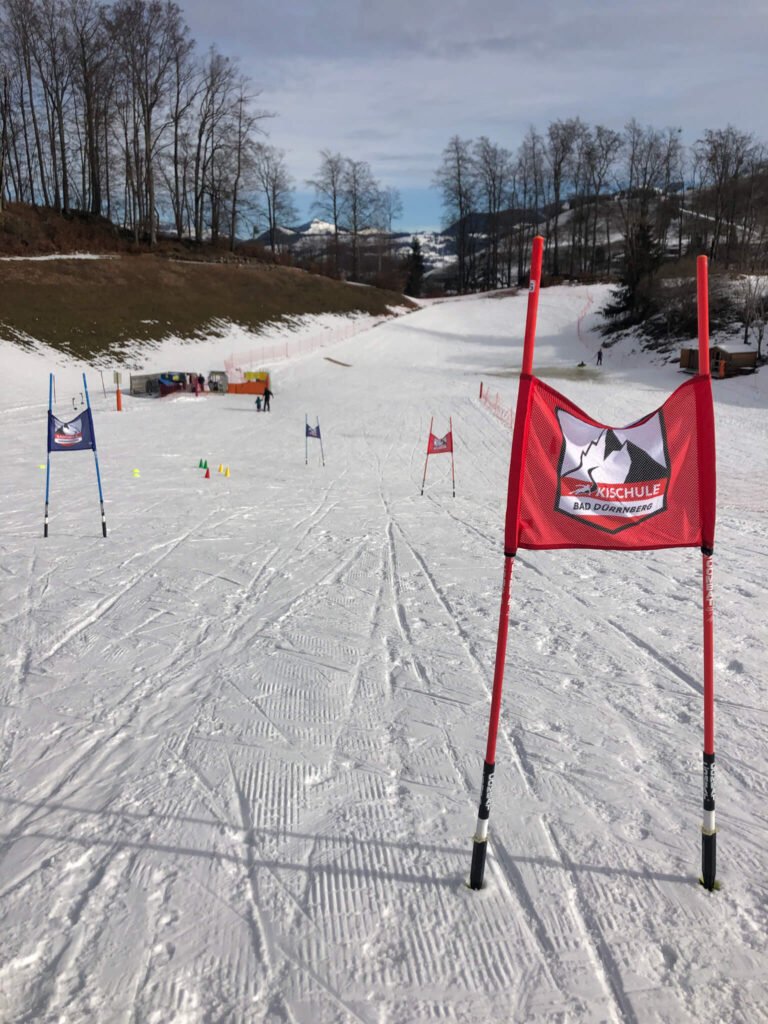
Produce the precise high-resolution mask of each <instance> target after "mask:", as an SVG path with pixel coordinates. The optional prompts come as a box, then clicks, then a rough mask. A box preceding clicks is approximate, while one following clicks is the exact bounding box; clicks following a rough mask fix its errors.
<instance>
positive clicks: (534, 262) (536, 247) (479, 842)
mask: <svg viewBox="0 0 768 1024" xmlns="http://www.w3.org/2000/svg"><path fill="white" fill-rule="evenodd" d="M543 254H544V239H543V238H542V237H541V236H540V235H537V236H536V237H535V238H534V240H533V250H532V252H531V273H530V285H529V288H528V310H527V313H526V319H525V342H524V346H523V369H522V373H523V374H524V375H527V376H530V374H531V372H532V370H533V348H534V343H535V339H536V317H537V313H538V308H539V287H540V284H541V263H542V258H543ZM505 546H506V545H505ZM516 553H517V552H516V551H512V550H505V552H504V579H503V582H502V587H501V607H500V609H499V631H498V637H497V640H496V663H495V666H494V671H493V692H492V694H491V713H490V716H489V719H488V741H487V744H486V749H485V761H484V763H483V782H482V785H481V788H480V808H479V810H478V813H477V827H476V829H475V835H474V839H473V842H472V864H471V866H470V869H469V888H470V889H482V887H483V878H484V876H485V858H486V855H487V852H488V822H489V819H490V816H491V790H492V788H493V774H494V772H495V770H496V738H497V736H498V732H499V717H500V715H501V691H502V688H503V685H504V662H505V659H506V656H507V634H508V631H509V598H510V591H511V588H512V567H513V564H514V559H515V555H516Z"/></svg>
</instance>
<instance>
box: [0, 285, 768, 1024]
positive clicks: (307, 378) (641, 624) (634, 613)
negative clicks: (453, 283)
mask: <svg viewBox="0 0 768 1024" xmlns="http://www.w3.org/2000/svg"><path fill="white" fill-rule="evenodd" d="M603 297H604V295H603V293H602V292H601V290H600V289H590V293H587V291H586V289H584V288H579V287H571V288H556V289H550V290H545V291H544V292H543V293H542V296H541V304H540V310H539V337H538V345H537V354H536V366H537V367H538V371H539V373H540V375H541V376H543V377H544V379H546V380H548V381H549V382H550V383H552V385H553V386H554V387H556V388H558V389H559V390H561V391H563V392H564V393H565V394H567V395H568V396H569V397H570V398H571V399H572V400H573V401H575V402H576V403H577V404H579V405H580V406H581V407H582V408H584V409H586V411H588V412H589V413H590V414H592V415H593V416H594V417H595V418H597V419H599V420H600V421H601V422H604V423H608V424H611V425H614V426H624V425H626V424H629V423H632V422H634V421H635V420H637V419H639V418H640V417H641V416H643V415H645V414H646V413H648V412H650V411H652V410H653V409H655V408H657V407H658V406H659V405H660V404H661V403H662V401H663V400H664V399H665V397H666V396H667V395H668V394H669V393H670V392H671V391H672V390H673V388H674V387H676V386H677V385H678V384H679V383H680V382H681V381H682V380H683V379H684V378H682V377H681V376H680V375H679V374H678V373H677V371H676V368H675V367H674V366H670V365H667V366H655V367H654V366H651V365H649V364H648V363H647V361H644V359H641V357H640V355H639V353H637V352H635V353H633V351H632V342H631V341H626V342H623V343H622V344H621V346H616V347H614V348H611V349H608V350H606V353H605V359H604V363H603V366H602V367H601V368H600V369H599V370H598V369H597V368H596V367H595V365H594V363H595V358H594V357H595V354H596V351H597V348H598V346H599V339H598V337H597V336H596V335H595V334H594V333H591V332H590V326H592V325H593V324H594V316H595V313H594V310H595V309H597V308H598V306H599V304H600V302H601V301H602V298H603ZM588 300H594V301H593V302H592V303H590V301H588ZM525 306H526V296H525V295H519V296H514V297H506V298H502V299H490V298H472V299H465V300H463V301H457V302H441V303H436V304H432V305H426V306H425V307H424V308H422V309H420V310H418V311H417V312H413V313H410V314H407V315H403V316H399V317H396V318H393V319H392V320H391V321H389V322H388V323H386V324H383V325H379V326H377V327H374V328H372V329H371V330H370V331H368V332H365V333H362V334H358V335H357V336H356V337H354V338H352V339H350V340H348V341H344V342H341V343H339V344H338V345H335V346H333V347H331V348H324V349H322V350H319V351H317V352H313V353H311V354H308V355H306V356H303V357H301V358H298V359H289V360H287V361H286V360H284V361H282V362H280V363H275V364H274V365H273V366H271V367H270V369H271V370H272V381H273V384H272V388H273V391H274V395H275V397H274V399H273V403H272V405H273V408H272V411H271V412H270V413H269V414H266V413H257V412H256V411H255V407H254V405H253V400H252V398H249V397H248V396H244V395H205V396H203V397H201V398H195V397H194V396H191V395H189V396H184V397H179V398H175V399H164V400H159V399H154V400H153V399H143V398H141V399H140V398H135V399H132V398H130V397H129V396H124V398H123V405H124V411H123V412H122V413H117V412H116V411H115V407H114V406H115V400H114V395H113V394H112V393H111V391H112V385H111V382H110V378H111V374H107V373H105V374H104V377H105V381H106V383H107V384H108V390H107V395H106V397H105V395H104V393H103V391H102V386H101V378H100V376H99V374H98V372H97V371H96V370H93V369H92V368H91V369H90V370H89V371H88V382H89V386H90V391H91V398H92V402H93V405H94V421H95V427H96V437H97V442H98V445H99V458H100V465H101V473H102V479H103V484H104V492H105V497H106V515H107V524H108V528H109V536H108V538H107V539H106V540H104V539H103V538H102V536H101V530H100V520H99V507H98V493H97V487H96V476H95V471H94V460H93V457H92V454H91V453H90V452H71V453H62V454H54V455H52V457H51V524H50V536H49V538H48V539H47V540H45V539H43V537H42V518H43V502H44V485H45V472H44V469H41V467H44V465H45V461H46V456H45V436H46V406H47V394H48V372H49V370H51V369H53V370H55V373H56V385H57V403H56V408H55V411H56V412H57V414H58V415H59V416H61V417H62V418H64V419H66V418H69V415H70V414H72V415H74V413H75V412H76V411H78V410H79V409H80V407H81V401H82V400H81V392H82V383H81V378H80V374H81V372H82V370H83V369H87V368H85V367H82V366H79V365H77V364H73V363H67V364H64V363H63V362H62V360H61V359H60V358H57V357H54V356H53V355H52V354H51V353H48V352H46V351H45V350H44V349H41V348H37V349H31V350H29V351H22V350H19V349H17V348H15V347H13V346H11V345H10V344H5V343H4V344H3V345H2V346H0V368H2V371H3V381H4V387H3V389H2V394H1V395H0V420H1V421H2V423H3V424H4V427H5V430H4V434H5V437H6V455H5V458H4V460H3V465H2V475H3V492H4V497H3V499H2V505H1V506H0V508H1V509H2V519H1V520H0V521H1V523H2V541H1V543H2V554H3V558H2V563H1V569H2V574H1V577H0V578H1V579H2V590H1V591H0V594H1V596H2V603H1V604H0V616H1V617H2V641H3V642H2V693H3V699H2V723H3V728H2V747H1V748H0V765H1V767H0V780H1V785H0V797H1V799H2V808H3V824H2V859H1V860H0V895H1V896H2V908H3V911H2V930H1V931H0V938H1V940H2V942H1V944H0V949H2V955H1V965H0V1020H2V1021H3V1022H6V1024H7V1022H11V1021H13V1022H35V1024H40V1022H44V1024H48V1022H50V1024H53V1022H68V1024H71V1022H86V1021H87V1022H91V1021H99V1022H101V1021H104V1022H142V1024H144V1022H149V1024H166V1022H180V1024H190V1022H219V1021H221V1022H225V1021H226V1022H262V1021H265V1022H269V1024H347V1022H360V1024H362V1022H364V1024H422V1022H438V1021H440V1022H452V1021H453V1022H472V1024H475V1022H483V1024H496V1022H498V1024H509V1022H532V1024H537V1022H550V1024H555V1022H558V1024H573V1022H595V1024H597V1022H601V1021H612V1022H617V1024H618V1022H635V1024H641V1022H642V1024H645V1022H656V1021H658V1022H681V1021H683V1022H684V1021H691V1022H693V1021H696V1022H701V1021H707V1022H716V1021H717V1022H728V1024H736V1022H743V1024H754V1022H756V1021H765V1020H766V1019H767V1017H766V1012H767V1011H766V1007H768V985H767V983H766V979H768V957H767V956H766V945H767V944H768V938H767V937H768V861H767V858H766V840H767V838H768V836H767V832H768V829H767V827H766V826H767V822H766V806H767V805H768V772H767V771H766V765H765V730H766V725H768V697H767V696H766V688H765V685H764V682H763V680H764V673H765V664H766V625H765V623H766V612H767V611H768V601H767V600H766V597H765V580H766V575H767V574H768V560H767V558H766V555H767V553H768V520H767V519H766V502H767V501H768V417H767V416H766V407H768V381H767V379H766V374H765V372H763V373H760V374H758V375H756V376H753V377H748V378H744V379H739V380H726V381H717V382H715V384H714V388H715V397H716V421H717V431H718V448H719V521H718V544H717V550H716V554H715V600H716V627H715V628H716V636H715V641H716V694H717V711H716V750H717V757H718V760H717V792H716V798H717V814H718V825H719V827H720V829H721V831H720V835H719V848H718V858H719V863H718V876H719V879H720V881H721V882H722V888H721V890H720V891H719V892H714V893H708V892H706V891H705V890H704V889H702V888H701V887H700V886H699V885H698V883H697V877H698V873H699V864H700V832H699V830H700V824H701V785H702V783H701V749H702V656H701V618H702V615H701V559H700V556H699V554H698V552H696V551H693V550H673V551H654V552H647V553H634V554H619V553H610V552H588V551H571V552H569V551H556V552H521V553H519V555H518V557H517V559H516V561H515V569H514V575H513V585H512V606H511V626H510V636H509V648H508V656H507V665H506V682H505V693H504V703H503V711H502V720H501V733H500V737H499V745H498V751H497V771H496V781H495V785H494V793H493V807H492V813H491V823H490V825H491V828H490V836H491V839H490V846H489V860H488V867H487V872H486V881H487V886H486V888H485V889H484V890H482V891H481V892H478V893H475V892H471V891H469V890H468V889H467V888H466V886H465V879H466V877H467V874H468V870H469V861H470V854H471V846H472V842H471V837H472V834H473V832H474V827H475V821H476V815H477V802H478V797H479V787H480V781H481V771H482V761H483V755H484V752H485V735H486V728H487V721H488V708H489V694H490V688H491V680H492V675H493V661H494V653H495V641H496V629H497V624H498V603H499V594H500V587H501V578H502V571H503V552H502V524H503V516H504V506H505V498H506V481H507V471H508V462H509V451H510V436H509V429H508V428H506V427H505V426H504V425H503V424H502V423H501V422H500V421H499V420H498V419H497V418H494V416H493V415H492V414H491V413H490V411H489V410H488V408H487V407H486V406H485V405H484V404H481V403H480V401H479V400H478V391H479V383H480V381H481V380H483V381H484V382H485V384H486V386H488V387H490V388H491V389H493V391H494V392H495V391H498V392H499V394H500V402H501V403H502V405H505V406H506V407H512V406H513V405H514V401H515V395H516V389H517V378H516V371H517V370H518V369H519V366H520V361H521V338H522V334H523V323H524V317H525ZM585 310H588V311H589V312H587V313H585ZM261 341H262V339H258V343H259V344H260V343H261ZM232 344H233V343H232V342H231V341H229V340H228V339H227V338H226V337H224V338H215V339H211V340H210V341H208V342H207V348H206V350H205V358H207V359H208V363H207V364H205V363H203V359H204V357H203V355H202V354H198V355H195V356H194V360H193V361H194V363H195V366H197V364H198V362H199V363H200V366H199V369H200V370H202V371H204V372H205V371H207V370H208V369H215V368H218V367H219V366H221V365H223V361H224V359H225V358H226V357H227V355H228V353H229V351H230V350H231V348H232ZM237 345H238V346H239V347H242V345H243V342H242V339H238V340H237ZM191 354H194V349H191V348H190V347H189V345H184V346H182V345H179V346H178V349H177V351H176V355H175V358H172V352H171V351H170V349H165V350H163V361H164V364H165V363H167V365H157V366H156V367H154V368H156V369H158V370H160V369H166V368H167V367H168V366H172V365H182V366H186V365H188V364H189V363H190V358H189V357H190V355H191ZM582 361H583V362H585V363H586V366H585V367H584V368H582V369H577V364H578V363H580V362H582ZM305 414H308V415H309V418H310V422H311V423H314V422H315V418H319V421H320V425H321V430H322V437H323V445H324V454H325V462H326V464H325V467H323V466H322V465H321V453H320V447H319V443H318V441H317V440H314V439H310V440H309V442H308V445H309V448H308V463H307V464H305V438H304V422H305ZM432 416H434V429H435V432H436V433H437V434H438V435H442V434H443V433H445V432H446V431H447V429H448V419H449V416H450V417H452V418H453V430H454V438H455V444H456V485H457V495H456V498H455V499H453V498H452V497H451V490H450V459H449V458H448V457H447V456H437V457H433V458H431V459H430V464H429V473H428V476H427V486H426V491H425V494H424V497H420V496H419V490H420V485H421V478H422V473H423V468H424V455H425V449H426V442H427V432H428V427H429V422H430V418H431V417H432ZM201 459H206V460H207V462H208V466H209V467H210V468H211V475H210V479H205V478H204V470H201V469H199V468H198V463H199V461H200V460H201ZM219 466H221V467H222V468H226V467H227V466H228V467H229V468H230V476H229V477H227V476H226V475H225V473H220V472H219ZM136 471H138V472H136Z"/></svg>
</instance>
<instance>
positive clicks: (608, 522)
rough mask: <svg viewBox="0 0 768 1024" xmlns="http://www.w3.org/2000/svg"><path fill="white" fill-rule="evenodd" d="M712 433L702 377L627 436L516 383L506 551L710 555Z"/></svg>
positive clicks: (547, 391) (545, 389)
mask: <svg viewBox="0 0 768 1024" xmlns="http://www.w3.org/2000/svg"><path fill="white" fill-rule="evenodd" d="M714 532H715V431H714V417H713V413H712V390H711V385H710V379H709V377H708V376H704V375H699V376H697V377H695V378H694V379H693V380H690V381H687V382H686V383H685V384H683V385H681V386H680V387H679V388H677V390H676V391H674V392H673V393H672V395H670V397H669V398H668V399H667V401H666V402H665V403H664V404H663V405H662V406H661V407H660V408H659V409H657V410H656V411H655V412H652V413H651V414H650V415H648V416H646V417H644V418H643V419H641V420H638V421H637V422H635V423H631V424H630V425H629V426H626V427H610V426H606V425H605V424H602V423H599V422H597V420H594V419H592V418H591V417H590V416H588V415H587V414H586V413H584V412H582V410H581V409H579V408H578V407H577V406H575V405H574V404H573V403H572V402H570V401H569V400H568V399H567V398H565V397H564V396H563V395H561V394H560V393H559V392H557V391H555V390H553V389H552V388H550V387H549V386H548V385H546V384H544V383H543V382H542V381H541V380H539V379H538V378H537V377H533V376H531V375H529V374H523V375H522V376H521V378H520V391H519V393H518V401H517V413H516V418H515V432H514V438H513V442H512V460H511V465H510V473H509V493H508V500H507V519H506V531H505V549H506V550H507V551H508V552H514V551H516V550H517V549H518V548H606V549H620V550H625V551H626V550H648V549H651V548H672V547H701V546H705V547H707V548H711V547H713V546H714Z"/></svg>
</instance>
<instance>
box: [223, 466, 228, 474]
mask: <svg viewBox="0 0 768 1024" xmlns="http://www.w3.org/2000/svg"><path fill="white" fill-rule="evenodd" d="M224 476H229V466H227V471H226V473H225V474H224Z"/></svg>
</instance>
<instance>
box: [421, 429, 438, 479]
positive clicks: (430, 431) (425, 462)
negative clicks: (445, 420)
mask: <svg viewBox="0 0 768 1024" xmlns="http://www.w3.org/2000/svg"><path fill="white" fill-rule="evenodd" d="M434 422H435V417H434V416H433V417H432V419H431V420H430V421H429V435H428V436H427V457H426V459H424V476H423V477H422V480H421V494H422V497H423V496H424V484H425V483H426V481H427V463H428V462H429V439H430V438H431V437H432V424H433V423H434Z"/></svg>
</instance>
